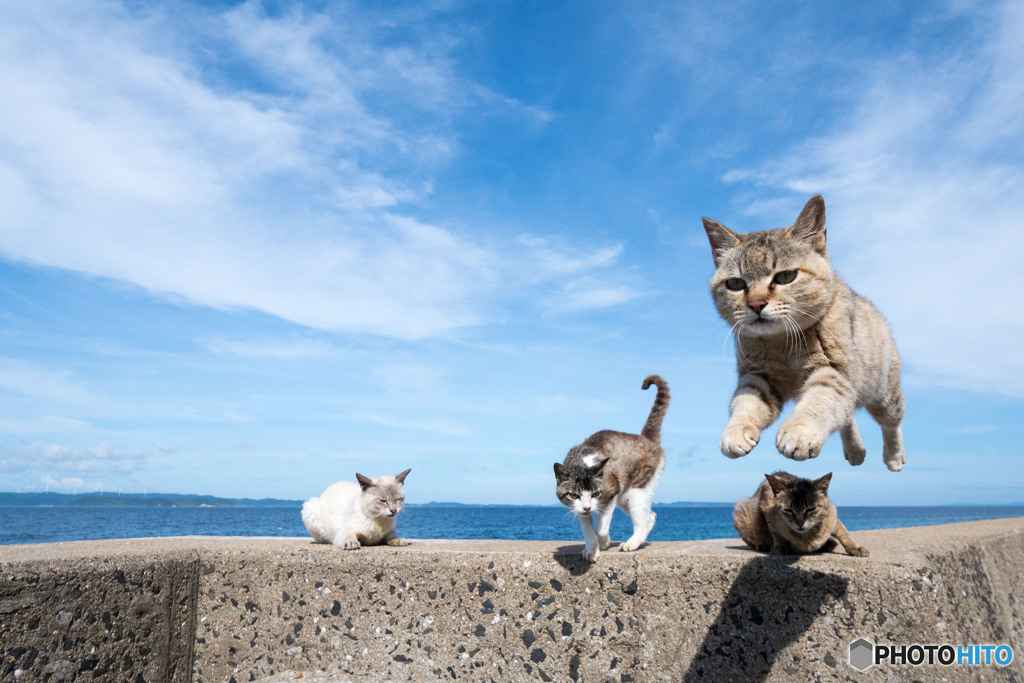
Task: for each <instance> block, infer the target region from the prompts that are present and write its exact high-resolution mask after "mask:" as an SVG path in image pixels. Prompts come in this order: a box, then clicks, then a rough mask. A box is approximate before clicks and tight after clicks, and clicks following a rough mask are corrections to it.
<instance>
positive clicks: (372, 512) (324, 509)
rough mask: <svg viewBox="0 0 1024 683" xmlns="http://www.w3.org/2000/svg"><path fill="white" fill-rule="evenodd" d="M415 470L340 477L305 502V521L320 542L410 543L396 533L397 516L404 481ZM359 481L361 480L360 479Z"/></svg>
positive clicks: (346, 545) (358, 544)
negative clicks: (389, 475)
mask: <svg viewBox="0 0 1024 683" xmlns="http://www.w3.org/2000/svg"><path fill="white" fill-rule="evenodd" d="M410 471H411V470H405V471H404V472H402V473H400V474H397V475H395V476H393V477H388V476H381V477H374V478H373V479H370V478H369V477H364V476H363V475H361V474H356V481H354V482H353V481H339V482H335V483H333V484H331V485H330V486H328V487H327V490H325V491H324V492H323V493H322V494H320V496H319V497H317V498H310V499H309V500H307V501H306V502H305V503H304V504H303V506H302V521H303V523H304V524H305V525H306V530H307V531H308V532H309V535H310V536H312V537H313V540H314V541H315V542H317V543H331V544H333V545H336V546H338V547H339V548H344V549H345V550H357V549H359V548H360V547H361V546H364V545H381V544H387V545H406V542H405V540H404V539H401V538H398V537H397V536H396V535H395V517H396V516H397V515H398V513H399V512H401V510H402V504H403V502H404V501H405V491H404V488H403V483H404V482H405V477H406V475H408V474H409V472H410ZM357 482H358V483H357Z"/></svg>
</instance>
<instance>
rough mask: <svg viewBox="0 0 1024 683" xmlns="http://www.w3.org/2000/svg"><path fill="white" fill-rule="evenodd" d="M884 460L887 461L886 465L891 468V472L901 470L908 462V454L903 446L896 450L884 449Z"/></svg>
mask: <svg viewBox="0 0 1024 683" xmlns="http://www.w3.org/2000/svg"><path fill="white" fill-rule="evenodd" d="M882 460H884V461H885V466H886V467H888V468H889V471H890V472H899V471H900V470H902V469H903V465H904V464H906V462H907V455H906V453H904V452H903V449H902V448H900V449H899V450H898V451H896V452H889V450H888V449H886V450H883V451H882Z"/></svg>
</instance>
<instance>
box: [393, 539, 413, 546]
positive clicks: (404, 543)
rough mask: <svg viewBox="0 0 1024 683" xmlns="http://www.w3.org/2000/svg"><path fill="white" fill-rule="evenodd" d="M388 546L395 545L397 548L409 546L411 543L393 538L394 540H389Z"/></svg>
mask: <svg viewBox="0 0 1024 683" xmlns="http://www.w3.org/2000/svg"><path fill="white" fill-rule="evenodd" d="M388 545H395V546H403V545H409V541H407V540H405V539H404V538H392V539H390V540H388Z"/></svg>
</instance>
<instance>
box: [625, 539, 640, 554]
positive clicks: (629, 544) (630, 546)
mask: <svg viewBox="0 0 1024 683" xmlns="http://www.w3.org/2000/svg"><path fill="white" fill-rule="evenodd" d="M642 545H643V542H640V543H638V542H636V541H634V540H633V539H632V538H631V539H629V540H628V541H626V542H625V543H623V544H622V545H620V546H619V552H620V553H631V552H633V551H634V550H636V549H637V548H639V547H640V546H642Z"/></svg>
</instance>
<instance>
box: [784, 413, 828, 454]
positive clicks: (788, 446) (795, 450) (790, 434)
mask: <svg viewBox="0 0 1024 683" xmlns="http://www.w3.org/2000/svg"><path fill="white" fill-rule="evenodd" d="M827 436H828V435H827V434H822V433H821V431H820V430H818V429H815V428H814V427H812V426H810V425H808V424H804V423H803V422H796V421H795V420H793V419H792V418H790V419H788V420H786V421H785V422H783V423H782V426H780V427H779V433H778V435H777V436H776V438H775V446H776V448H778V449H779V453H782V454H783V455H784V456H786V457H787V458H792V459H793V460H807V459H808V458H816V457H818V453H820V452H821V447H822V446H824V445H825V439H826V437H827Z"/></svg>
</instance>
